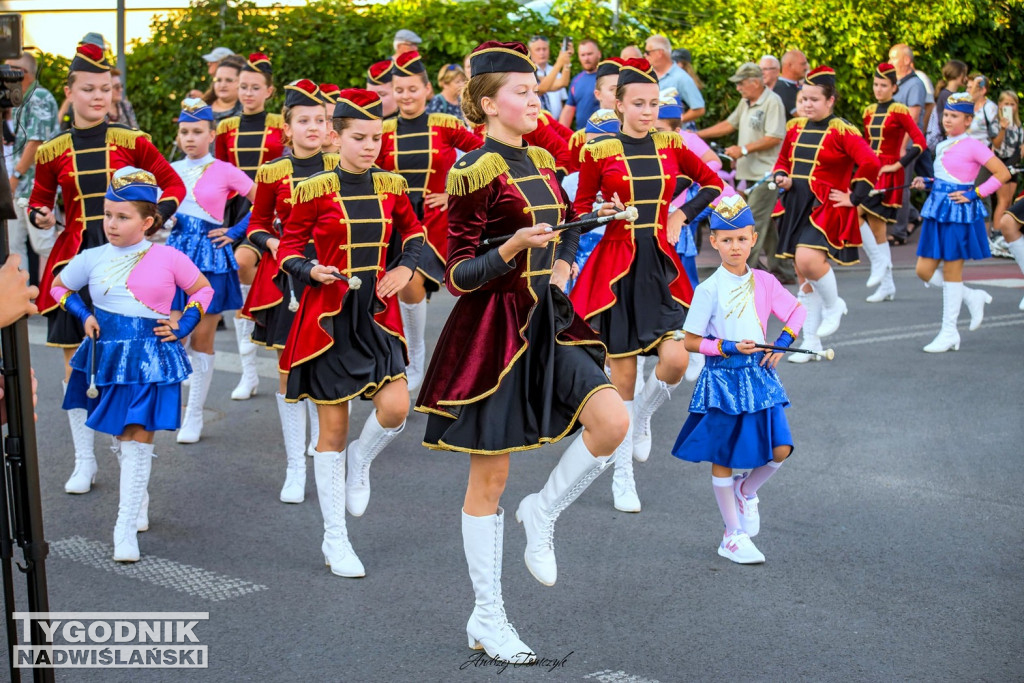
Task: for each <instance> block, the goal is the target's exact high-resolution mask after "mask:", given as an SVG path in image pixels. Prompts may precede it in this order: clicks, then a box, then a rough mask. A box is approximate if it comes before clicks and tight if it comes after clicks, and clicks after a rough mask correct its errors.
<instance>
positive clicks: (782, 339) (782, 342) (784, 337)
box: [774, 330, 796, 349]
mask: <svg viewBox="0 0 1024 683" xmlns="http://www.w3.org/2000/svg"><path fill="white" fill-rule="evenodd" d="M795 341H796V337H794V336H793V335H792V334H791V333H790V332H789V330H783V331H782V334H780V335H779V338H778V339H776V340H775V344H774V346H785V347H786V348H787V349H788V348H789V347H790V346H792V345H793V342H795Z"/></svg>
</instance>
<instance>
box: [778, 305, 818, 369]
mask: <svg viewBox="0 0 1024 683" xmlns="http://www.w3.org/2000/svg"><path fill="white" fill-rule="evenodd" d="M796 298H797V299H798V300H799V301H800V303H801V305H803V307H804V308H806V309H807V319H806V320H805V321H804V327H803V330H802V331H801V334H802V335H803V340H802V341H801V342H800V345H799V346H798V347H797V348H799V349H807V350H809V351H821V350H822V346H821V338H820V337H819V336H818V335H817V334H816V331H817V329H818V326H819V325H821V297H820V296H818V293H817V292H815V291H814V290H813V289H811V291H809V292H805V291H804V290H803V289H801V290H800V292H799V293H798V294H797V295H796ZM786 360H788V361H789V362H790V363H807V362H810V361H812V360H821V359H820V358H819V357H818V356H815V355H812V354H810V353H791V354H789V355H788V356H787V357H786Z"/></svg>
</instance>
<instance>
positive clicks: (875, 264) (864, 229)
mask: <svg viewBox="0 0 1024 683" xmlns="http://www.w3.org/2000/svg"><path fill="white" fill-rule="evenodd" d="M860 242H861V245H860V249H861V251H863V252H864V256H866V257H867V259H868V265H869V266H871V272H870V273H869V274H868V282H867V285H866V286H868V287H876V286H878V283H879V282H881V281H882V270H881V266H882V264H881V263H879V251H880V249H879V247H881V246H882V245H880V244H879V243H878V242H876V241H875V233H873V232H871V226H870V225H868V222H867V221H861V223H860ZM886 244H888V242H886Z"/></svg>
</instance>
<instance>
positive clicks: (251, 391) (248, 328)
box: [231, 285, 260, 401]
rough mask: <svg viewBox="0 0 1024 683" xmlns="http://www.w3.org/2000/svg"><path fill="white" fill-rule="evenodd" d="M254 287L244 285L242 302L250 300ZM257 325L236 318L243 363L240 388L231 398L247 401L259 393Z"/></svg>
mask: <svg viewBox="0 0 1024 683" xmlns="http://www.w3.org/2000/svg"><path fill="white" fill-rule="evenodd" d="M251 288H252V285H242V301H245V300H246V299H248V298H249V290H250V289H251ZM254 329H256V323H255V322H253V321H252V320H249V319H247V318H235V341H236V342H237V343H238V356H239V358H240V359H241V361H242V376H241V378H239V380H238V386H236V387H235V388H234V390H233V391H232V392H231V398H232V399H234V400H236V401H245V400H247V399H249V398H250V397H252V396H255V395H256V393H257V392H258V391H259V386H260V378H259V375H257V374H256V345H255V344H254V343H253V342H252V332H253V330H254Z"/></svg>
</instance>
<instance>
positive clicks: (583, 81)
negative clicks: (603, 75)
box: [558, 38, 601, 130]
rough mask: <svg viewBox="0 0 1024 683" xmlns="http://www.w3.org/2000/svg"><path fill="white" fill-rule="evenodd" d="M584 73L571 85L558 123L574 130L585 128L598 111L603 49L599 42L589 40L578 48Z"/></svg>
mask: <svg viewBox="0 0 1024 683" xmlns="http://www.w3.org/2000/svg"><path fill="white" fill-rule="evenodd" d="M576 56H577V57H579V60H580V66H582V67H583V71H582V72H580V73H579V74H577V75H576V77H575V78H573V79H572V83H570V84H569V99H568V100H567V101H566V103H565V106H564V107H562V113H561V115H560V116H559V117H558V122H559V123H561V124H562V125H563V126H568V127H569V128H572V129H573V130H579V129H581V128H585V127H586V125H587V119H589V118H590V115H591V114H593V113H594V112H595V111H597V110H598V104H597V97H596V96H595V95H594V86H595V85H596V84H597V65H598V63H599V62H600V61H601V48H600V47H598V46H597V42H596V41H594V40H593V39H591V38H587V39H585V40H583V42H581V43H580V46H579V47H578V48H576Z"/></svg>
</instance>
